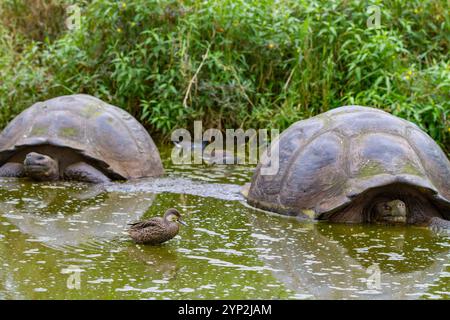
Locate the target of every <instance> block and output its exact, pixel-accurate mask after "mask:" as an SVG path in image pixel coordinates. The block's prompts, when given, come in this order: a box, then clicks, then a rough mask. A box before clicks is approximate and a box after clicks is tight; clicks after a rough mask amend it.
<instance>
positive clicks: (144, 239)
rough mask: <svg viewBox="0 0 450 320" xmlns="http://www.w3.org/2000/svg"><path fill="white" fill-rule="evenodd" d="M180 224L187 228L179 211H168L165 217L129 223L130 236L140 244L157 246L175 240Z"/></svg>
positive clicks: (172, 209) (171, 209)
mask: <svg viewBox="0 0 450 320" xmlns="http://www.w3.org/2000/svg"><path fill="white" fill-rule="evenodd" d="M180 224H181V225H184V226H187V224H186V222H184V221H183V219H182V218H181V214H180V212H179V211H178V210H177V209H174V208H170V209H168V210H167V211H166V212H165V213H164V216H163V217H153V218H150V219H148V220H144V221H138V222H134V223H129V224H128V225H129V226H130V228H129V229H128V234H129V235H130V237H131V239H132V240H133V241H134V242H135V243H138V244H149V245H157V244H161V243H163V242H166V241H169V240H170V239H172V238H174V237H175V236H176V235H177V234H178V231H179V230H180Z"/></svg>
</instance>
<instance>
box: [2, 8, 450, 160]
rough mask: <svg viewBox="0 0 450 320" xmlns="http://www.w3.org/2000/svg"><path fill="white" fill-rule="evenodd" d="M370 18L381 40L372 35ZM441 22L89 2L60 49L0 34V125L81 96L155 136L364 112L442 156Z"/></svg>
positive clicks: (356, 13) (433, 17)
mask: <svg viewBox="0 0 450 320" xmlns="http://www.w3.org/2000/svg"><path fill="white" fill-rule="evenodd" d="M11 1H13V0H8V1H6V2H7V3H8V2H11ZM20 1H22V2H24V1H25V0H14V1H13V2H20ZM34 1H37V0H34ZM41 1H42V0H41ZM71 3H72V1H69V2H67V3H65V4H64V5H61V4H60V7H61V6H62V7H64V6H67V5H68V4H71ZM76 3H80V2H76ZM370 5H377V6H378V7H379V8H380V10H381V27H380V28H368V27H367V25H366V21H367V19H368V17H369V13H368V10H367V9H368V7H369V6H370ZM2 6H3V5H2ZM9 12H10V13H9V14H11V12H12V11H11V10H10V11H9ZM448 12H449V8H448V2H447V1H445V0H440V1H439V0H435V1H427V2H422V1H419V0H412V1H400V0H394V1H389V2H381V1H357V0H351V1H324V0H312V1H298V0H286V1H275V0H262V1H257V0H248V1H244V0H223V1H213V0H205V1H200V0H191V1H186V0H184V1H171V0H133V1H123V2H120V1H112V0H93V1H84V2H83V5H82V20H81V27H80V28H78V29H76V30H72V31H70V30H66V31H65V32H63V33H61V32H59V33H58V32H52V34H55V35H59V36H57V37H56V38H55V39H54V40H46V41H43V40H42V39H40V40H39V37H34V36H33V37H31V38H32V39H34V40H39V41H35V42H31V41H30V40H29V39H30V37H29V36H27V34H26V32H27V31H25V30H23V29H22V32H25V34H24V35H22V36H16V37H14V38H11V36H10V35H8V34H7V33H5V32H2V37H1V41H2V43H1V47H2V48H0V50H1V51H0V52H1V57H0V59H1V60H0V61H1V62H0V63H1V64H0V67H1V70H0V72H1V76H2V79H3V82H2V83H1V84H0V90H1V91H0V102H1V103H2V111H1V113H0V117H1V118H0V125H4V124H5V123H6V121H7V120H9V119H10V118H11V117H12V116H14V115H15V114H17V112H18V111H19V110H21V109H23V108H25V107H27V106H28V105H30V104H31V103H32V102H34V101H35V100H37V99H45V98H47V97H49V96H54V95H62V94H69V93H75V92H84V93H89V94H92V95H95V96H98V97H99V98H101V99H104V100H106V101H110V102H111V103H113V104H117V105H119V106H121V107H123V108H125V109H127V110H128V111H129V112H131V113H132V114H133V115H134V116H136V117H138V118H139V119H141V120H142V122H143V123H144V124H145V125H146V126H147V127H148V128H149V129H150V130H151V131H152V133H154V134H159V135H160V136H161V137H168V136H169V134H170V132H171V131H172V130H173V129H174V128H177V127H187V128H189V126H190V125H191V124H192V123H193V120H198V119H202V120H203V122H204V125H205V126H214V127H217V128H220V129H225V128H229V127H233V128H235V127H256V128H258V127H268V128H273V127H277V128H280V129H284V128H286V127H287V126H289V125H290V124H291V123H293V122H294V121H297V120H299V119H302V118H305V117H309V116H312V115H315V114H317V113H320V112H323V111H326V110H329V109H330V108H335V107H338V106H341V105H346V104H362V105H370V106H374V107H378V108H382V109H385V110H388V111H390V112H393V113H394V114H396V115H399V116H402V117H404V118H406V119H408V120H411V121H413V122H415V123H417V124H418V125H420V126H421V127H422V128H423V129H425V130H426V131H427V132H429V133H430V135H431V136H432V137H433V138H434V139H436V140H437V141H438V142H439V143H440V144H441V145H442V146H444V147H446V146H447V151H450V147H449V145H450V129H449V128H450V121H449V112H450V111H449V110H450V102H449V101H450V100H449V92H450V91H449V85H450V61H449V56H448V52H449V43H450V28H449V25H450V16H449V15H448V14H447V13H448ZM17 14H19V12H17ZM58 17H59V18H58V19H59V21H64V19H65V15H64V14H59V15H58ZM2 21H4V19H2ZM36 28H39V27H36ZM49 39H52V38H51V37H50V38H49ZM15 48H20V50H21V51H20V52H17V50H15ZM14 51H16V52H14ZM5 68H6V70H5ZM4 109H5V110H4Z"/></svg>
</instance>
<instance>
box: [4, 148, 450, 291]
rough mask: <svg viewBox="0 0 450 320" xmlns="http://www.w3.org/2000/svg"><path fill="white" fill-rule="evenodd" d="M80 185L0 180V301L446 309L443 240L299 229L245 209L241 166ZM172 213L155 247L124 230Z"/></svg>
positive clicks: (171, 169) (446, 246)
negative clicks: (393, 304)
mask: <svg viewBox="0 0 450 320" xmlns="http://www.w3.org/2000/svg"><path fill="white" fill-rule="evenodd" d="M169 154H170V153H168V152H164V153H163V157H164V159H165V161H164V165H165V167H166V168H167V170H166V171H167V174H166V177H164V178H161V179H149V180H143V181H137V182H133V183H130V182H127V183H116V184H112V185H110V186H108V188H107V189H108V192H107V193H103V194H99V195H97V196H96V195H95V192H93V191H92V188H90V187H89V186H87V185H84V184H73V183H67V182H58V183H40V184H32V183H30V182H27V181H25V180H16V179H3V180H0V266H1V267H0V299H314V298H321V299H423V298H425V299H448V298H449V296H450V264H449V261H450V260H449V250H450V240H449V239H450V238H449V237H448V236H446V235H439V234H435V233H433V232H431V231H429V230H426V229H422V228H416V227H381V226H362V225H332V224H327V223H307V222H301V221H297V220H296V219H294V218H286V217H281V216H278V215H274V214H268V213H265V212H262V211H258V210H255V209H252V208H250V207H248V206H247V205H246V204H245V202H244V201H243V199H242V197H241V196H240V194H239V188H240V187H239V186H240V185H242V184H244V183H245V182H248V181H249V180H250V178H251V173H252V168H251V167H245V166H226V167H225V166H214V167H212V166H209V167H208V166H183V167H180V166H172V165H171V163H170V161H169V156H168V155H169ZM169 207H175V208H178V209H179V210H180V211H181V212H182V214H183V216H184V220H185V221H186V222H187V223H188V224H189V227H184V228H182V229H181V231H180V233H179V235H178V236H177V237H176V238H174V239H173V240H171V241H169V242H167V243H165V244H163V245H161V246H154V247H152V246H142V245H136V244H134V243H132V242H131V241H130V240H129V238H128V237H127V234H126V233H125V232H124V231H125V229H126V224H127V223H128V222H131V221H136V220H138V219H142V218H148V217H152V216H155V215H161V214H162V213H163V212H164V211H165V210H166V209H167V208H169Z"/></svg>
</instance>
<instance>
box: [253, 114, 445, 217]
mask: <svg viewBox="0 0 450 320" xmlns="http://www.w3.org/2000/svg"><path fill="white" fill-rule="evenodd" d="M276 150H278V152H279V170H278V173H277V174H276V175H263V174H262V170H261V169H262V167H263V165H264V166H267V165H269V164H272V165H273V163H271V162H270V161H269V158H268V157H267V154H266V155H265V157H263V159H262V161H261V162H260V164H259V165H258V166H257V168H256V171H255V173H254V175H253V178H252V181H251V184H250V187H249V189H248V190H247V192H248V194H247V200H248V202H249V204H251V205H253V206H255V207H258V208H261V209H264V210H268V211H273V212H277V213H281V214H286V215H300V216H304V215H306V216H309V217H313V218H315V219H326V218H327V217H328V216H330V214H332V213H334V212H337V211H339V210H340V209H342V208H345V207H346V206H348V205H349V204H350V203H352V201H354V200H355V199H356V198H358V196H360V195H363V194H364V193H365V192H367V191H369V190H371V189H375V188H384V187H386V186H396V185H400V184H401V185H407V186H410V187H411V188H413V189H415V190H418V191H420V193H421V194H426V195H427V197H428V198H429V199H430V201H432V203H433V205H435V206H436V207H437V208H439V211H440V213H441V215H442V216H443V217H444V218H447V219H450V162H449V160H448V159H447V157H446V155H445V154H444V152H443V151H442V150H441V148H440V147H439V146H438V145H437V144H436V143H435V142H434V141H433V140H432V139H431V138H430V137H429V136H428V135H427V134H426V133H424V132H423V131H422V130H421V129H420V128H419V127H418V126H416V125H415V124H413V123H411V122H408V121H406V120H403V119H400V118H398V117H395V116H393V115H391V114H389V113H387V112H384V111H381V110H379V109H374V108H368V107H361V106H345V107H340V108H336V109H333V110H331V111H328V112H326V113H323V114H321V115H318V116H316V117H313V118H310V119H307V120H303V121H299V122H296V123H294V124H293V125H291V126H290V127H289V128H288V129H287V130H286V131H284V132H283V133H282V134H281V135H280V137H279V139H278V140H276V141H275V142H274V143H273V144H272V147H271V153H272V154H275V152H276Z"/></svg>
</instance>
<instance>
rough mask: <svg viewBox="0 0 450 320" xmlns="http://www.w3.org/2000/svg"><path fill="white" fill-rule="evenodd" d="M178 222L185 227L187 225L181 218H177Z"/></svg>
mask: <svg viewBox="0 0 450 320" xmlns="http://www.w3.org/2000/svg"><path fill="white" fill-rule="evenodd" d="M178 223H179V224H182V225H183V226H186V227H187V226H188V224H187V223H186V222H184V221H183V220H181V219H180V220H178Z"/></svg>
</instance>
